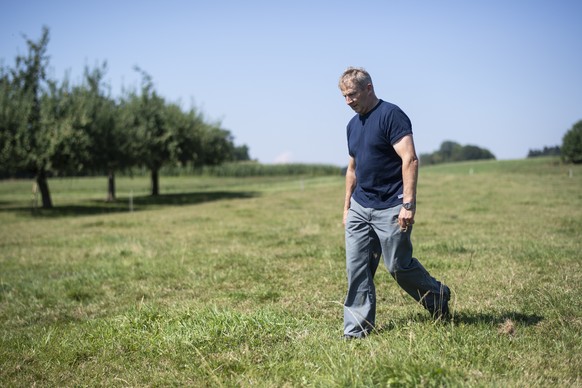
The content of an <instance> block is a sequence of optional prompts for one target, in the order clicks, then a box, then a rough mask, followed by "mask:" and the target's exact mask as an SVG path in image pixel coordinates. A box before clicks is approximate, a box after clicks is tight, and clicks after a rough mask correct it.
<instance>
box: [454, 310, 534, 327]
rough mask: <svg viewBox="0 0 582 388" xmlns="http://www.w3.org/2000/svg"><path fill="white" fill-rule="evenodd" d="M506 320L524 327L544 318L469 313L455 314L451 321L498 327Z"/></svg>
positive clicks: (532, 315) (513, 314)
mask: <svg viewBox="0 0 582 388" xmlns="http://www.w3.org/2000/svg"><path fill="white" fill-rule="evenodd" d="M507 320H512V321H513V322H515V323H516V324H520V325H525V326H534V325H537V324H538V323H539V322H541V321H543V320H544V317H543V316H541V315H537V314H523V313H518V312H513V311H510V312H504V313H499V314H493V313H471V312H464V311H460V312H455V314H454V316H453V321H454V322H458V323H464V324H468V325H481V324H491V325H499V324H502V323H504V322H506V321H507Z"/></svg>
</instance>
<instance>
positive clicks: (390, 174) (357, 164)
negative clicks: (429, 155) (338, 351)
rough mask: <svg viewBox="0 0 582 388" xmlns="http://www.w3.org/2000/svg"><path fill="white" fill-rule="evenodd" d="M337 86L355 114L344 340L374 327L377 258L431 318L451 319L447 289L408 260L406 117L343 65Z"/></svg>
mask: <svg viewBox="0 0 582 388" xmlns="http://www.w3.org/2000/svg"><path fill="white" fill-rule="evenodd" d="M339 88H340V90H341V92H342V95H343V96H344V98H345V99H346V103H347V104H348V105H349V106H350V108H352V109H353V110H354V111H355V112H356V115H355V116H354V117H353V118H352V119H351V120H350V121H349V123H348V126H347V140H348V151H349V155H350V159H349V163H348V169H347V173H346V196H345V205H344V218H343V222H344V225H345V233H346V237H345V240H346V268H347V278H348V292H347V297H346V300H345V303H344V337H346V338H348V339H352V338H362V337H365V336H367V335H368V334H369V333H370V332H371V331H372V330H374V327H375V324H376V323H375V319H376V290H375V286H374V274H375V273H376V269H377V268H378V264H379V262H380V257H381V256H382V257H383V259H384V264H385V266H386V268H387V269H388V271H389V272H390V274H391V275H392V277H393V278H394V279H395V280H396V282H397V283H398V285H399V286H400V287H402V289H404V290H405V291H406V292H407V293H408V294H409V295H410V296H412V297H413V298H414V299H415V300H417V301H418V302H419V303H420V304H422V306H424V308H426V309H427V310H428V311H429V313H430V314H431V315H432V316H433V317H434V318H435V319H441V318H444V317H446V316H448V314H449V308H448V300H449V298H450V290H449V288H448V287H447V286H446V285H444V284H442V283H440V282H439V281H437V280H436V279H435V278H433V277H432V276H431V275H430V274H429V273H428V272H427V271H426V269H424V267H423V266H422V264H420V262H419V261H418V260H417V259H416V258H414V257H412V243H411V240H410V235H411V233H412V225H413V224H414V215H415V211H416V183H417V178H418V158H417V156H416V150H415V148H414V141H413V138H412V124H411V122H410V119H409V118H408V116H406V114H405V113H404V112H403V111H402V110H401V109H400V108H399V107H398V106H396V105H394V104H391V103H389V102H386V101H383V100H381V99H379V98H378V97H376V94H375V92H374V86H373V84H372V78H371V77H370V74H369V73H368V72H367V71H366V70H364V69H362V68H354V67H350V68H348V69H347V70H346V71H345V72H344V73H343V74H342V75H341V77H340V81H339Z"/></svg>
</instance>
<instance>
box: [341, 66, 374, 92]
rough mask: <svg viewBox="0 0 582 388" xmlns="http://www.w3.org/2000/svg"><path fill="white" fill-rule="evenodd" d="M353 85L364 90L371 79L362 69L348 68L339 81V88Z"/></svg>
mask: <svg viewBox="0 0 582 388" xmlns="http://www.w3.org/2000/svg"><path fill="white" fill-rule="evenodd" d="M347 84H353V85H354V86H356V87H357V88H358V89H364V88H365V87H366V86H367V85H368V84H371V85H373V84H372V77H371V76H370V73H368V72H367V71H366V70H365V69H364V68H362V67H352V66H350V67H348V68H347V69H346V70H345V71H344V72H343V73H342V75H341V77H340V79H339V87H340V89H341V88H342V86H343V85H347Z"/></svg>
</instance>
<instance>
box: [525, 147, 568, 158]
mask: <svg viewBox="0 0 582 388" xmlns="http://www.w3.org/2000/svg"><path fill="white" fill-rule="evenodd" d="M560 154H561V151H560V147H559V146H553V147H548V146H545V147H544V148H543V149H541V150H535V149H534V150H529V152H528V153H527V157H528V158H537V157H540V156H560Z"/></svg>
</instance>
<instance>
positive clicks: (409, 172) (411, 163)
mask: <svg viewBox="0 0 582 388" xmlns="http://www.w3.org/2000/svg"><path fill="white" fill-rule="evenodd" d="M393 147H394V150H395V151H396V153H397V154H398V156H400V158H401V159H402V185H403V198H402V202H404V203H406V202H410V203H412V204H413V208H412V209H410V210H406V209H405V208H404V207H403V208H402V209H401V210H400V215H399V216H398V223H399V224H400V227H401V228H403V229H407V228H408V226H409V225H412V224H413V223H414V214H415V211H416V183H417V181H418V157H417V156H416V150H415V148H414V140H413V138H412V135H411V134H410V135H406V136H404V137H402V138H401V139H399V140H398V141H397V142H396V143H394V145H393Z"/></svg>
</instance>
